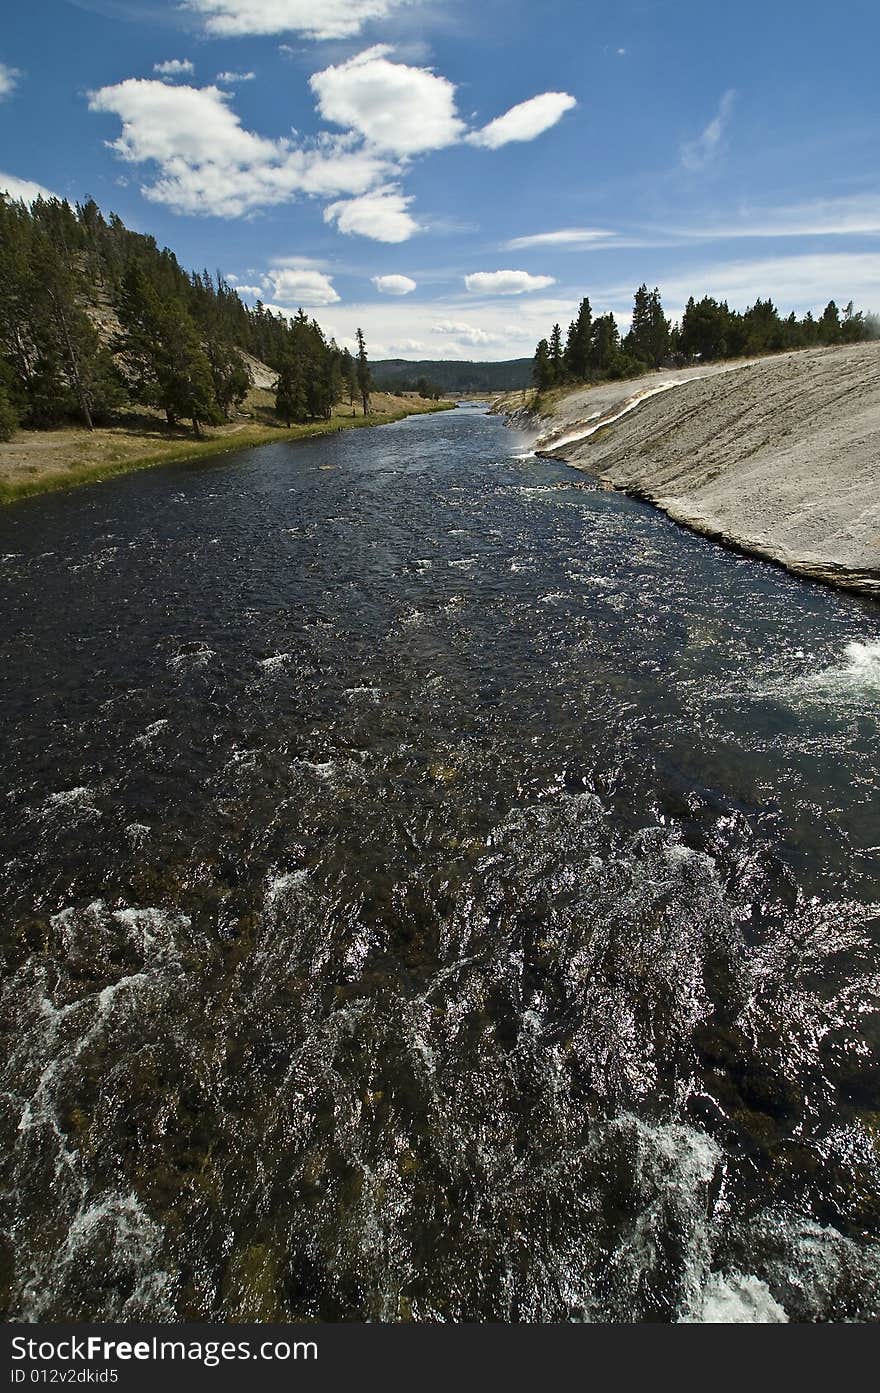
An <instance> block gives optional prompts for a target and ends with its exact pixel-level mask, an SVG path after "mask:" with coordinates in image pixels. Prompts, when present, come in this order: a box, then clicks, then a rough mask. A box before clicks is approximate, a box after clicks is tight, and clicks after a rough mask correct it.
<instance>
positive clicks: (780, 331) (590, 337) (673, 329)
mask: <svg viewBox="0 0 880 1393" xmlns="http://www.w3.org/2000/svg"><path fill="white" fill-rule="evenodd" d="M878 331H880V325H878V321H877V320H876V318H874V317H873V316H871V315H865V314H864V313H863V312H862V311H861V310H858V311H857V310H856V309H855V308H854V306H853V304H852V301H850V303H849V304H848V305H847V306H846V308H845V309H844V310H843V312H841V311H840V310H839V309H838V307H837V305H836V304H835V302H834V301H833V300H831V301H829V303H828V305H827V306H826V307H825V310H824V311H823V313H822V315H821V316H820V317H819V318H818V319H817V318H814V316H813V315H812V313H811V312H810V311H809V310H808V311H807V313H806V314H805V315H804V316H803V318H802V319H798V318H797V316H796V315H795V314H794V313H792V314H790V315H789V316H788V317H787V318H785V319H783V318H782V317H781V315H780V313H779V311H778V309H777V308H776V306H775V305H774V304H773V301H772V300H770V299H769V298H768V299H766V300H761V299H758V300H756V301H755V303H754V305H752V306H750V308H749V309H747V310H745V311H743V312H740V311H739V310H732V309H731V308H730V307H729V305H728V304H727V302H726V301H725V300H720V301H719V300H715V299H713V297H712V296H711V295H706V296H704V297H703V299H701V300H695V299H694V297H693V296H691V297H690V299H689V300H688V302H687V306H686V308H685V311H684V314H683V315H682V319H681V323H680V324H673V323H672V322H671V321H670V320H669V319H667V317H666V315H665V314H664V312H663V305H662V301H661V298H660V291H659V290H658V289H657V288H656V287H655V288H654V289H653V290H649V289H648V287H647V285H644V284H643V285H640V286H639V288H638V290H637V291H636V292H635V297H634V304H633V314H632V323H631V325H630V329H629V332H628V333H627V334H625V335H623V336H621V333H620V330H619V329H618V327H617V321H616V319H615V317H614V315H613V314H610V313H609V314H603V315H596V316H594V314H593V310H592V306H591V305H590V301H589V299H587V298H584V299H583V300H582V301H581V303H580V308H579V310H578V315H577V318H576V319H575V320H573V322H572V323H571V324H570V325H569V329H568V334H567V335H566V337H565V340H564V341H563V335H562V328H561V326H560V325H559V324H554V326H553V330H552V332H551V334H550V337H549V339H541V341H540V343H539V344H538V346H537V349H536V350H535V358H534V366H533V371H532V380H533V382H534V384H535V386H536V387H537V389H538V391H539V392H543V391H547V390H548V389H549V388H551V387H556V386H562V385H564V384H566V383H575V382H593V381H601V380H604V379H608V378H611V379H616V378H623V377H636V376H638V374H640V373H643V372H649V371H650V370H651V369H656V368H661V367H666V366H675V367H681V366H685V365H686V364H688V363H693V362H696V361H699V362H713V361H717V360H719V359H722V358H740V357H745V356H750V355H753V354H763V353H782V352H785V351H786V350H789V349H795V348H812V347H816V346H819V345H832V344H842V343H861V342H863V341H865V340H867V339H870V338H876V337H877V336H878Z"/></svg>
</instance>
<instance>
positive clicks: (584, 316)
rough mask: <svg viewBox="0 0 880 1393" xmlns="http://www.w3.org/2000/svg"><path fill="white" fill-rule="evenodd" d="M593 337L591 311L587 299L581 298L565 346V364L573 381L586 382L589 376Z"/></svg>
mask: <svg viewBox="0 0 880 1393" xmlns="http://www.w3.org/2000/svg"><path fill="white" fill-rule="evenodd" d="M592 337H593V311H592V308H591V306H590V302H589V300H588V299H586V298H584V299H583V300H581V303H580V309H579V310H578V316H577V319H576V320H575V321H574V323H573V324H572V325H571V327H570V328H569V331H568V341H567V343H566V346H565V366H566V369H567V371H568V375H569V377H573V378H574V380H575V382H586V381H587V378H588V377H589V376H590V346H591V342H592Z"/></svg>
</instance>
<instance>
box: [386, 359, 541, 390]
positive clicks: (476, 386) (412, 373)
mask: <svg viewBox="0 0 880 1393" xmlns="http://www.w3.org/2000/svg"><path fill="white" fill-rule="evenodd" d="M372 370H373V379H374V381H375V382H376V384H377V386H383V387H397V388H399V389H400V388H409V387H415V386H416V383H417V382H418V380H419V378H422V377H424V378H426V379H427V380H428V382H430V383H432V384H433V385H435V386H436V387H439V388H440V389H441V391H443V392H448V393H452V394H453V395H454V394H455V393H464V392H493V393H494V392H515V391H519V390H521V389H522V388H523V387H528V386H529V385H530V383H531V381H532V360H531V358H513V359H511V360H510V361H509V362H505V363H471V362H466V363H462V362H449V361H444V360H439V361H436V362H435V361H431V360H427V359H426V360H424V361H422V362H417V363H411V362H408V361H407V360H406V359H405V358H383V359H380V360H379V361H378V362H375V363H373V364H372Z"/></svg>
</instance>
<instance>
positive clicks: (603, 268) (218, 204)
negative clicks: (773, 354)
mask: <svg viewBox="0 0 880 1393" xmlns="http://www.w3.org/2000/svg"><path fill="white" fill-rule="evenodd" d="M878 52H880V6H878V5H877V3H876V0H839V3H838V4H837V5H836V6H835V7H832V6H830V5H828V4H827V2H825V3H821V4H820V3H815V2H814V0H797V2H795V0H761V2H760V3H757V2H756V0H739V3H737V4H736V5H720V4H713V3H709V0H701V3H696V2H695V0H638V2H637V0H601V3H600V0H532V3H524V0H442V3H439V2H438V0H361V2H360V4H358V3H356V0H188V3H187V4H185V5H181V4H179V3H177V2H176V0H163V2H162V3H160V0H31V3H29V4H23V3H21V0H6V4H5V6H4V23H3V27H2V32H0V188H3V187H8V188H9V189H10V191H11V192H13V193H15V194H22V195H25V196H27V195H28V194H32V193H33V192H34V190H33V189H32V187H31V185H33V184H35V185H39V186H40V187H41V188H43V189H45V190H49V191H52V192H54V193H57V194H58V195H60V196H65V197H68V198H70V199H71V200H75V199H82V198H84V197H85V196H87V195H91V196H92V197H94V198H95V199H96V200H97V201H98V203H99V204H100V205H101V206H102V207H103V208H104V209H105V211H109V210H111V209H112V210H114V211H116V212H118V213H119V214H120V216H121V217H122V218H123V219H124V221H125V222H126V223H127V224H128V225H129V226H132V227H135V228H138V229H139V230H142V231H147V232H151V233H153V235H154V236H155V237H156V238H157V240H158V241H159V242H160V243H161V244H167V245H168V246H170V247H172V248H173V249H174V251H175V252H176V253H177V255H178V257H179V258H180V260H181V262H182V263H183V264H184V265H185V266H188V267H199V268H201V267H203V266H207V267H208V268H209V269H210V270H212V271H213V270H217V269H219V270H222V271H223V272H224V274H226V275H228V276H229V277H230V278H232V277H235V278H236V283H237V284H238V285H239V286H241V287H248V289H243V290H242V294H243V295H244V296H245V297H246V298H249V299H250V300H253V299H254V298H255V297H256V296H257V295H259V296H260V297H261V298H262V299H263V300H264V302H266V303H267V304H271V305H273V306H276V307H278V308H280V309H282V310H284V311H285V312H287V313H292V312H294V311H295V310H296V309H297V307H298V306H299V305H303V306H304V307H305V308H306V309H307V310H308V311H309V312H310V313H313V314H314V315H315V317H316V318H317V319H318V320H319V321H320V323H321V324H322V325H324V327H325V328H326V329H327V330H328V331H329V332H332V333H334V334H335V335H336V336H337V338H338V339H339V341H340V342H341V343H348V342H351V340H352V338H353V333H354V328H355V326H356V325H358V324H360V325H362V326H363V328H364V330H365V332H366V334H367V339H368V345H369V347H370V349H371V353H372V356H373V357H384V356H390V355H394V356H401V357H409V358H420V357H424V358H439V357H445V358H471V357H473V358H493V359H498V358H506V357H518V356H523V355H527V354H531V352H532V351H533V349H534V344H535V342H536V340H537V338H538V337H540V336H541V335H543V334H544V333H546V332H547V331H548V330H549V327H550V326H551V325H552V323H553V322H554V320H559V321H560V322H561V323H562V324H563V325H564V326H565V325H567V323H568V321H569V320H570V319H571V318H572V316H573V313H574V311H575V308H576V305H577V302H578V300H579V299H580V297H581V296H582V295H583V294H589V295H590V298H591V300H592V302H593V304H594V307H595V308H596V309H597V310H599V311H604V310H608V309H610V310H613V311H614V312H615V313H616V314H618V315H619V316H620V318H621V323H623V322H624V321H625V320H626V318H627V316H628V310H629V307H630V305H631V301H632V291H633V289H634V287H635V286H636V285H637V284H639V283H640V282H641V281H642V280H646V281H647V282H648V283H649V284H651V285H653V284H655V283H656V284H658V285H659V286H660V287H661V290H662V291H663V295H664V303H665V305H666V308H667V311H668V312H670V313H672V314H673V315H674V316H677V315H678V314H679V313H680V311H681V308H682V306H683V304H684V302H685V300H686V298H687V295H688V294H689V293H694V294H696V295H698V296H699V295H701V294H703V293H713V294H716V295H718V296H719V297H724V298H727V299H728V300H729V301H730V303H731V304H734V305H737V306H739V307H744V306H745V305H746V304H747V303H751V302H752V301H754V299H755V298H756V297H757V296H758V295H761V296H764V295H768V294H770V295H772V296H773V297H774V299H775V300H776V302H777V304H779V306H780V307H781V308H782V309H784V310H785V311H788V310H789V309H796V310H798V311H799V312H802V311H803V310H805V309H807V308H813V309H821V307H822V306H823V305H824V304H825V303H826V302H827V300H828V299H829V298H831V297H834V298H835V299H837V300H839V301H841V302H844V303H845V302H846V301H847V300H849V299H853V300H855V302H856V304H857V305H858V306H860V307H862V308H866V309H875V310H876V309H880V256H878V251H880V172H878V159H877V155H878V150H880V101H878V97H877V88H878V81H877V72H876V65H877V55H878Z"/></svg>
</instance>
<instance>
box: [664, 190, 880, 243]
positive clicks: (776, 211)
mask: <svg viewBox="0 0 880 1393" xmlns="http://www.w3.org/2000/svg"><path fill="white" fill-rule="evenodd" d="M678 235H679V236H683V237H692V238H694V239H697V240H710V239H716V238H728V237H729V238H738V237H828V236H831V237H845V236H854V235H861V236H877V235H880V195H877V194H859V195H854V196H850V197H844V198H826V199H814V200H812V201H811V202H809V203H800V204H793V205H791V206H790V207H783V208H750V209H744V210H743V211H742V213H741V215H740V217H739V218H738V219H735V220H731V221H729V222H725V223H720V224H715V225H714V226H712V227H704V228H690V229H688V230H687V231H684V232H680V233H679V234H678Z"/></svg>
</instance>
